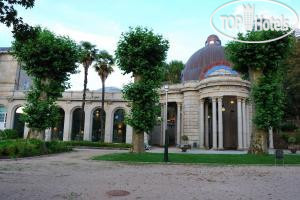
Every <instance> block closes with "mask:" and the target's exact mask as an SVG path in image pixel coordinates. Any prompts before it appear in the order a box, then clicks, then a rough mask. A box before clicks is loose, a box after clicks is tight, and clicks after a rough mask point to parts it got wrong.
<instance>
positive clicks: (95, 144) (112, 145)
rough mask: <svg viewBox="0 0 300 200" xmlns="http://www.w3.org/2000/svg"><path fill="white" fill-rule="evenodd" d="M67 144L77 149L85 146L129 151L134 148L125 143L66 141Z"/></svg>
mask: <svg viewBox="0 0 300 200" xmlns="http://www.w3.org/2000/svg"><path fill="white" fill-rule="evenodd" d="M64 143H65V144H67V145H69V146H72V147H76V146H84V147H105V148H121V149H123V148H124V149H129V148H131V147H132V145H131V144H125V143H106V142H90V141H66V142H64Z"/></svg>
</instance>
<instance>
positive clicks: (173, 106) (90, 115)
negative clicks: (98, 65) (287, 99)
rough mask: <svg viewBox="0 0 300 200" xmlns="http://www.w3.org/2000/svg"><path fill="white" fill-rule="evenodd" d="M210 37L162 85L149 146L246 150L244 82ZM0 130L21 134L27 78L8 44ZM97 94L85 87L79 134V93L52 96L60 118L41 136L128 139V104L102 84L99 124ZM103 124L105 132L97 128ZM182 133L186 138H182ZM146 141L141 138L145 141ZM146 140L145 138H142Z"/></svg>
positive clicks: (2, 64) (2, 55)
mask: <svg viewBox="0 0 300 200" xmlns="http://www.w3.org/2000/svg"><path fill="white" fill-rule="evenodd" d="M221 44H222V43H221V41H220V39H219V38H218V36H216V35H210V36H209V37H208V38H207V40H206V41H205V45H204V47H203V48H201V49H199V50H198V51H196V52H195V53H194V54H193V55H192V56H191V57H190V59H188V61H187V62H186V65H185V68H184V70H183V71H182V82H181V83H180V84H173V85H169V86H168V98H167V99H168V108H167V119H168V120H167V122H166V120H163V122H161V124H158V125H157V126H155V127H154V129H153V131H152V133H149V138H148V139H149V142H150V144H152V145H163V144H164V143H165V141H164V140H165V130H167V132H168V135H169V143H170V145H178V144H183V143H189V144H190V145H191V146H192V147H195V148H206V149H247V148H248V147H249V142H250V134H251V129H250V121H251V116H252V114H251V106H250V105H249V104H248V101H247V98H248V97H249V88H250V83H249V82H248V81H245V80H242V79H241V78H240V76H239V74H238V73H237V72H236V71H234V70H233V69H232V68H231V64H230V63H229V62H228V61H227V60H226V58H225V55H224V47H223V46H222V45H221ZM0 72H1V76H0V130H1V129H7V128H11V129H15V130H17V132H18V134H19V135H20V137H26V135H27V133H28V128H27V127H26V126H25V124H24V123H23V122H22V121H21V120H20V116H21V115H22V107H23V106H24V105H25V103H26V99H25V94H26V91H27V90H28V89H29V88H30V85H31V84H32V81H31V79H30V77H28V76H27V75H26V73H25V72H24V71H23V70H22V69H21V68H20V66H19V64H18V62H17V61H16V59H15V58H14V57H13V56H12V55H11V53H10V52H9V48H0ZM101 95H102V94H101V92H100V91H98V90H95V91H87V99H86V107H85V112H84V113H85V117H84V119H85V121H84V132H83V133H82V132H80V131H79V126H78V125H79V120H80V116H79V115H80V113H81V99H82V91H65V92H64V93H63V95H62V98H60V99H58V101H57V105H58V106H59V107H60V114H61V120H60V122H59V123H58V124H57V126H56V127H53V128H52V129H49V130H47V131H46V132H47V138H48V139H51V138H54V139H60V140H65V141H68V140H91V141H105V142H118V143H131V142H132V127H130V126H128V125H126V124H125V123H124V115H125V113H126V112H129V111H130V107H128V102H127V101H125V100H124V99H123V98H122V94H121V91H120V90H119V89H117V88H107V90H106V94H105V98H106V99H105V108H104V109H105V110H104V113H105V122H104V124H101V121H100V118H99V116H100V113H101V112H103V110H102V109H101V108H100V100H101ZM160 103H161V108H162V109H161V111H162V119H164V116H165V115H164V111H166V106H165V105H166V92H165V90H164V88H161V90H160ZM102 126H104V128H105V131H104V132H103V133H102V132H101V127H102ZM182 136H187V137H188V141H182V140H181V138H182ZM145 141H146V139H145ZM146 142H147V141H146Z"/></svg>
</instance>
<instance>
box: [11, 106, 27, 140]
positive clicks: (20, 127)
mask: <svg viewBox="0 0 300 200" xmlns="http://www.w3.org/2000/svg"><path fill="white" fill-rule="evenodd" d="M23 108H24V107H22V106H18V107H17V108H16V109H15V110H14V118H13V126H12V128H13V129H14V130H16V131H17V134H18V137H20V138H23V137H24V128H25V123H24V122H23V121H22V120H21V116H22V114H23Z"/></svg>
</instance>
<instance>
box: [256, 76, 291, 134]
mask: <svg viewBox="0 0 300 200" xmlns="http://www.w3.org/2000/svg"><path fill="white" fill-rule="evenodd" d="M252 100H253V102H254V104H255V115H254V119H253V120H254V123H255V124H256V125H257V127H258V128H259V129H266V130H267V129H268V128H269V127H273V128H278V127H279V125H280V122H281V120H282V117H283V115H284V111H283V110H284V101H285V95H284V91H283V88H282V73H279V72H278V71H277V72H276V71H275V72H273V73H272V72H269V73H268V74H267V75H265V76H263V77H261V78H260V80H259V82H258V84H255V85H253V87H252Z"/></svg>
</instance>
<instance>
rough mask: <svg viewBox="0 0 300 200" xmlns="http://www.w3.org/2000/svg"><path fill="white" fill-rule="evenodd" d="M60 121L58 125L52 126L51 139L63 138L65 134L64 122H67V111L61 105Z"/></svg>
mask: <svg viewBox="0 0 300 200" xmlns="http://www.w3.org/2000/svg"><path fill="white" fill-rule="evenodd" d="M59 116H60V118H59V121H58V122H57V123H56V126H55V127H53V128H52V134H51V139H52V140H63V135H64V123H65V111H64V109H62V108H61V107H60V108H59Z"/></svg>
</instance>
